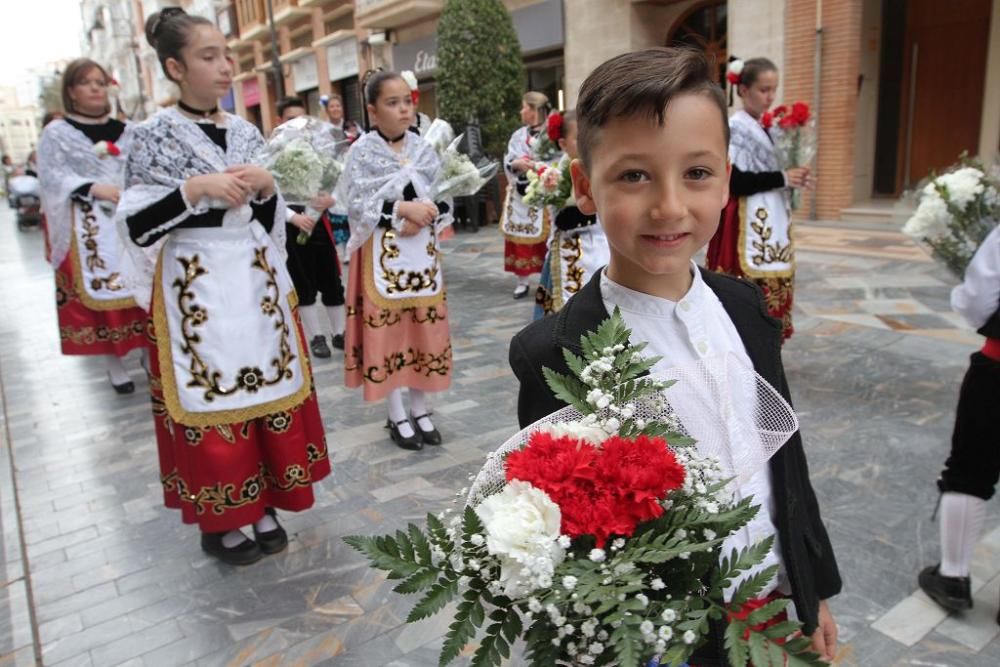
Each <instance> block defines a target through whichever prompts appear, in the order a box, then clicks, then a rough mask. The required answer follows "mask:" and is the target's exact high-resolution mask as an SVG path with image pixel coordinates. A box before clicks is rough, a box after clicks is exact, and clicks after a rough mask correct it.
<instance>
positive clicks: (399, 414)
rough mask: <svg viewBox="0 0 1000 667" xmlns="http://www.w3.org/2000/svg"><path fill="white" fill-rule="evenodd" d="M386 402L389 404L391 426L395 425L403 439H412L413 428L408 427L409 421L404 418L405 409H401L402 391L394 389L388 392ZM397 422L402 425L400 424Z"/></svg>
mask: <svg viewBox="0 0 1000 667" xmlns="http://www.w3.org/2000/svg"><path fill="white" fill-rule="evenodd" d="M386 402H387V403H388V404H389V419H391V420H392V423H393V424H396V428H397V429H399V434H400V435H401V436H403V437H404V438H412V437H413V436H414V435H415V433H414V431H413V427H412V426H410V422H409V420H408V419H407V418H406V408H405V407H403V390H402V389H394V390H393V391H392V392H390V394H389V398H387V399H386ZM399 422H403V423H402V424H400V423H399Z"/></svg>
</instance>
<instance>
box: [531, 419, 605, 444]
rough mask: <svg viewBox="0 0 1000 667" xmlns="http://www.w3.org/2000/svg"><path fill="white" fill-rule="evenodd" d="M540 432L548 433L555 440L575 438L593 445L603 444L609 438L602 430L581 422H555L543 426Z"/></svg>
mask: <svg viewBox="0 0 1000 667" xmlns="http://www.w3.org/2000/svg"><path fill="white" fill-rule="evenodd" d="M539 430H540V431H542V432H543V433H548V434H549V435H551V436H552V437H553V438H563V437H567V438H574V439H576V440H583V441H584V442H589V443H590V444H592V445H599V444H601V443H602V442H604V439H605V438H606V437H607V436H606V435H605V433H604V431H603V430H601V429H600V428H598V427H596V426H591V425H589V424H583V423H581V422H553V423H551V424H543V425H542V427H541V428H540V429H539Z"/></svg>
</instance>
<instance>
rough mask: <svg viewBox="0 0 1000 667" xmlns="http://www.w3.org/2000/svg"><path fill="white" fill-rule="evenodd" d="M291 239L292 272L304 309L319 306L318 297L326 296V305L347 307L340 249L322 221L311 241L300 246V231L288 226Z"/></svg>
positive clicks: (289, 257) (288, 245) (286, 244)
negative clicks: (339, 254)
mask: <svg viewBox="0 0 1000 667" xmlns="http://www.w3.org/2000/svg"><path fill="white" fill-rule="evenodd" d="M285 231H286V232H287V235H288V238H287V239H286V240H285V248H286V249H287V250H288V264H287V266H288V273H289V275H291V277H292V284H293V285H295V291H296V292H297V293H298V295H299V305H300V306H311V305H313V304H315V303H316V296H317V295H319V294H322V295H323V296H322V300H323V305H324V306H342V305H344V283H343V281H342V280H341V275H340V262H339V261H338V260H337V249H336V248H335V247H334V245H333V241H332V240H331V239H330V234H329V232H327V230H326V225H325V224H324V223H323V221H322V220H320V221H319V222H317V223H316V227H315V228H314V229H313V232H312V234H311V235H310V236H309V240H308V241H307V242H306V243H305V244H304V245H299V243H298V241H297V239H298V237H299V228H298V227H295V226H294V225H290V224H286V230H285Z"/></svg>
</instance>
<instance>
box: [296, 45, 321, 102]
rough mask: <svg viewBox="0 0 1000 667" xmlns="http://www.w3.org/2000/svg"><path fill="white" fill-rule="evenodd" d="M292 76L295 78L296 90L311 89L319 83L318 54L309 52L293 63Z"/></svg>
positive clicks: (299, 91) (298, 91)
mask: <svg viewBox="0 0 1000 667" xmlns="http://www.w3.org/2000/svg"><path fill="white" fill-rule="evenodd" d="M292 77H293V78H294V80H295V92H297V93H301V92H302V91H303V90H310V89H312V88H315V87H316V86H318V85H319V72H318V70H317V66H316V55H315V54H312V53H310V54H308V55H306V56H305V57H302V58H299V59H298V60H296V61H295V62H293V63H292Z"/></svg>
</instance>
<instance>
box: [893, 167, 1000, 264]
mask: <svg viewBox="0 0 1000 667" xmlns="http://www.w3.org/2000/svg"><path fill="white" fill-rule="evenodd" d="M961 164H962V166H960V167H959V168H957V169H954V170H952V171H949V172H946V173H944V174H942V175H940V176H935V177H933V178H932V179H931V180H930V182H928V183H927V184H926V185H925V186H924V187H923V188H922V189H921V191H920V203H919V205H918V206H917V210H916V211H915V212H914V213H913V215H912V216H911V217H910V219H909V220H907V221H906V224H905V225H904V226H903V233H904V234H906V235H907V236H910V237H911V238H913V239H915V240H917V241H919V242H921V243H922V244H924V245H925V246H926V247H928V248H929V249H930V252H931V256H933V257H934V258H935V259H937V260H938V261H940V262H941V263H942V264H944V266H945V267H947V268H948V270H949V271H951V272H952V273H953V274H955V275H956V276H958V277H959V278H961V277H962V276H963V275H964V274H965V268H966V267H967V266H968V265H969V262H970V261H971V260H972V256H973V255H974V254H975V253H976V250H977V249H978V248H979V246H980V245H981V244H982V242H983V240H984V239H985V238H986V236H987V235H988V234H989V233H990V232H991V231H992V230H993V228H994V227H996V225H997V223H998V222H1000V172H998V171H997V170H996V169H994V170H993V172H992V173H991V172H988V171H987V170H986V169H984V168H983V167H982V165H980V164H978V163H976V162H974V161H971V160H968V159H967V158H965V157H964V156H963V157H962V162H961Z"/></svg>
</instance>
